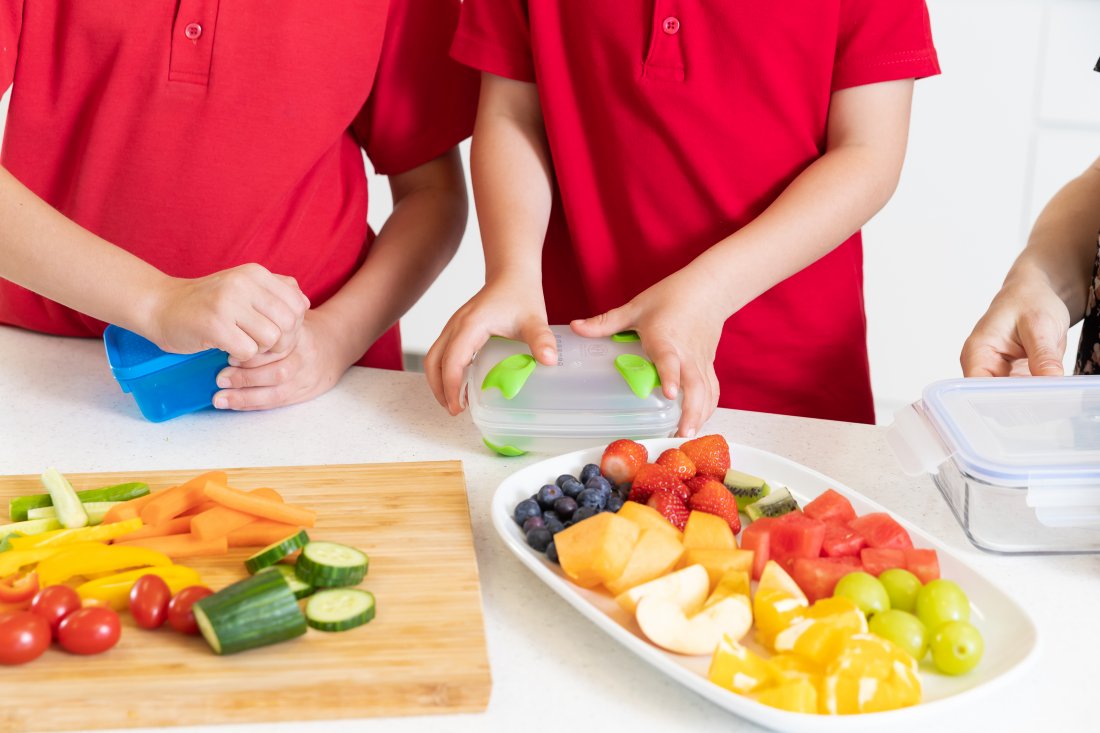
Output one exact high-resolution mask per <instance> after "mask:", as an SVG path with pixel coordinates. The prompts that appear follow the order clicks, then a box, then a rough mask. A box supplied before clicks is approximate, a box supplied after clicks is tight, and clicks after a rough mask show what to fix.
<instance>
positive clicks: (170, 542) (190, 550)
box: [115, 534, 229, 560]
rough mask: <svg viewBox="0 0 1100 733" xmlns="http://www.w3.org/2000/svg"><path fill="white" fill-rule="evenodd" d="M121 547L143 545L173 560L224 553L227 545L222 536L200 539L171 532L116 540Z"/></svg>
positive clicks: (227, 548)
mask: <svg viewBox="0 0 1100 733" xmlns="http://www.w3.org/2000/svg"><path fill="white" fill-rule="evenodd" d="M115 544H116V545H120V546H122V547H144V548H147V549H150V550H156V551H157V552H163V553H164V554H165V555H167V556H168V557H170V558H172V559H173V560H176V559H179V558H182V557H200V556H202V555H224V554H225V553H227V552H229V546H228V544H227V543H226V541H225V538H224V537H220V538H218V539H216V540H200V539H197V538H195V537H192V536H191V535H189V534H173V535H167V536H165V537H144V538H142V539H140V540H131V541H129V542H116V543H115Z"/></svg>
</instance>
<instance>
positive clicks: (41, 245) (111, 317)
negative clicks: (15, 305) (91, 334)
mask: <svg viewBox="0 0 1100 733" xmlns="http://www.w3.org/2000/svg"><path fill="white" fill-rule="evenodd" d="M0 222H3V226H2V228H0V277H3V278H4V279H6V280H10V281H12V282H14V283H16V284H17V285H21V286H23V287H25V288H27V289H28V290H33V291H34V292H36V293H39V294H40V295H42V296H44V297H46V298H49V299H50V300H54V301H56V302H58V303H61V304H62V305H65V306H68V307H70V308H73V309H75V310H78V311H80V312H81V313H86V314H88V315H90V316H92V317H93V318H98V319H99V320H102V321H107V322H109V323H117V324H119V325H121V326H124V327H126V328H129V329H131V330H135V331H139V332H143V331H144V330H145V329H146V325H147V324H145V322H144V317H143V314H144V313H147V312H148V311H149V308H148V307H147V304H148V303H149V302H151V300H152V299H153V298H154V297H155V294H156V292H157V290H158V289H159V288H160V287H162V286H163V283H164V282H165V280H167V279H168V278H167V276H166V275H164V274H163V273H162V272H160V271H159V270H157V269H156V268H155V267H153V266H152V265H150V264H148V263H146V262H145V261H144V260H142V259H140V258H138V257H135V256H134V255H132V254H130V253H129V252H127V251H125V250H123V249H121V248H120V247H116V246H115V245H113V244H111V243H110V242H107V241H105V240H103V239H101V238H100V237H97V236H96V235H94V234H92V233H91V232H89V231H88V230H86V229H84V228H82V227H80V226H79V225H77V224H76V223H75V222H73V221H72V220H70V219H68V218H67V217H65V216H64V215H63V214H61V213H60V212H58V211H57V210H56V209H54V208H53V207H51V206H50V205H49V204H47V203H46V202H45V201H43V200H42V199H41V198H39V197H38V196H36V195H35V194H34V193H33V192H32V191H30V189H28V188H27V187H26V186H24V185H23V184H22V183H20V182H19V180H18V179H16V178H15V177H14V176H13V175H11V174H10V173H9V172H8V171H7V170H5V169H4V168H2V167H0ZM120 293H122V294H124V296H125V297H120V296H119V294H120Z"/></svg>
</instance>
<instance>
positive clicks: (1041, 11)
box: [0, 0, 1100, 421]
mask: <svg viewBox="0 0 1100 733" xmlns="http://www.w3.org/2000/svg"><path fill="white" fill-rule="evenodd" d="M928 5H929V8H930V11H931V13H932V23H933V33H934V36H935V39H936V45H937V48H938V49H939V52H940V59H941V62H942V65H943V68H944V75H943V76H941V77H937V78H935V79H929V80H925V81H922V82H920V83H918V85H917V96H916V100H915V109H914V114H913V126H912V133H911V142H910V148H909V156H908V161H907V163H906V168H905V172H904V174H903V177H902V183H901V186H900V188H899V189H898V193H897V195H896V196H895V198H894V200H893V201H892V202H891V203H890V205H889V206H888V207H887V208H886V209H885V210H884V211H883V212H882V213H881V214H880V215H879V216H878V217H877V218H876V219H875V220H874V221H873V222H871V224H869V225H868V226H867V228H866V251H867V266H866V281H867V312H868V321H869V342H870V351H871V365H872V379H873V383H874V389H875V397H876V403H877V405H878V408H879V415H880V421H884V420H889V419H890V417H889V416H890V415H891V414H892V412H893V410H894V409H896V408H898V407H900V406H901V405H903V404H905V403H907V402H909V401H912V400H914V399H916V398H918V397H919V396H920V392H921V389H922V388H923V387H924V385H925V384H927V383H929V382H932V381H935V380H938V379H943V378H948V377H954V376H958V375H959V366H958V354H959V350H960V348H961V346H962V342H963V340H964V339H965V338H966V336H967V334H969V332H970V329H971V327H972V326H973V324H974V323H975V321H976V320H977V319H978V317H979V316H981V314H982V313H983V312H984V310H985V308H986V306H987V305H988V303H989V300H990V298H991V297H992V296H993V294H994V293H995V292H996V290H997V288H998V287H999V285H1000V282H1001V280H1002V278H1003V277H1004V274H1005V272H1006V271H1007V269H1008V267H1009V265H1010V264H1011V262H1012V260H1013V258H1014V257H1015V256H1016V253H1017V252H1018V251H1019V249H1020V248H1021V247H1022V246H1023V244H1024V242H1025V241H1026V236H1027V231H1028V229H1029V228H1030V225H1031V222H1032V221H1033V220H1034V218H1035V216H1036V215H1037V214H1038V212H1039V210H1040V209H1041V208H1042V206H1043V203H1044V202H1045V201H1046V200H1047V199H1048V198H1049V197H1050V196H1051V195H1052V194H1053V193H1054V192H1055V191H1056V190H1057V189H1058V188H1059V187H1060V186H1061V185H1062V184H1063V183H1065V182H1066V181H1068V180H1069V179H1070V178H1072V177H1073V176H1075V175H1077V174H1078V173H1079V172H1080V171H1082V170H1083V169H1084V168H1085V167H1086V166H1087V165H1088V164H1089V163H1090V162H1091V161H1092V160H1093V159H1094V158H1096V157H1097V156H1100V74H1097V73H1095V72H1093V71H1092V66H1093V65H1094V64H1095V63H1096V60H1097V58H1098V57H1100V3H1098V2H1096V1H1095V0H1045V1H1044V0H928ZM6 102H7V100H6V98H5V99H3V100H0V115H3V114H6ZM0 128H2V117H0ZM464 152H468V146H464ZM370 193H371V214H370V220H371V223H372V224H374V225H375V226H376V227H378V226H381V223H382V222H384V221H385V218H386V216H388V214H389V211H390V208H391V201H390V195H389V189H388V187H387V185H386V182H385V180H384V179H380V178H378V177H376V176H371V179H370ZM483 277H484V268H483V265H482V262H481V252H480V239H479V237H478V233H477V220H476V216H472V217H471V221H470V224H469V227H468V229H467V233H466V237H465V239H464V240H463V244H462V247H461V248H460V250H459V253H458V255H457V256H456V257H455V260H454V261H453V262H452V263H451V265H450V266H449V267H448V268H447V270H446V271H445V272H444V273H443V275H442V276H441V277H440V279H439V280H438V281H437V282H436V284H435V285H434V286H433V287H432V288H431V290H430V291H429V292H428V293H427V294H426V295H425V296H424V298H423V299H422V300H421V301H420V303H418V304H417V305H416V306H415V307H414V308H413V309H412V310H411V311H410V312H409V314H408V316H407V317H406V318H405V319H404V321H403V328H404V333H405V348H406V351H408V352H410V353H413V354H416V353H420V354H422V353H423V352H425V351H426V350H427V349H428V347H429V346H430V345H431V343H432V341H433V339H434V338H435V336H436V334H437V333H438V330H439V328H440V327H441V326H442V324H443V323H444V322H445V321H446V319H447V318H448V317H449V316H450V314H451V313H452V312H453V311H454V310H455V309H456V308H458V307H459V306H460V305H461V304H462V303H463V302H465V301H466V299H467V298H469V297H470V296H471V295H472V294H473V293H474V292H476V290H477V288H478V286H479V284H480V283H481V282H482V279H483ZM1075 340H1076V336H1075V335H1074V336H1072V337H1071V339H1070V348H1069V352H1070V353H1068V354H1067V358H1066V361H1067V364H1070V362H1071V361H1072V356H1073V353H1072V352H1073V350H1074V345H1075Z"/></svg>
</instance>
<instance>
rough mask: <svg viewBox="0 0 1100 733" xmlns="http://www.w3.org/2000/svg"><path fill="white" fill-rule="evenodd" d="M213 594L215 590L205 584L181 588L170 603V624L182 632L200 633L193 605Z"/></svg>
mask: <svg viewBox="0 0 1100 733" xmlns="http://www.w3.org/2000/svg"><path fill="white" fill-rule="evenodd" d="M213 594H214V591H212V590H210V589H209V588H207V587H206V586H204V585H192V586H189V587H187V588H184V589H183V590H181V591H180V592H179V593H177V594H176V597H175V598H173V599H172V602H171V603H169V604H168V625H169V626H171V627H172V628H173V629H175V630H176V631H178V632H180V633H181V634H197V633H199V625H198V624H196V623H195V614H193V613H192V612H191V606H193V605H195V601H199V600H202V599H203V598H206V597H207V596H209V595H213Z"/></svg>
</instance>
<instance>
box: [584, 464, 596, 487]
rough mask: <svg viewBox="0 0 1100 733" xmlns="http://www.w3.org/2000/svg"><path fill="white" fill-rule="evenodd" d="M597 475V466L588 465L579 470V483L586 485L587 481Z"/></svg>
mask: <svg viewBox="0 0 1100 733" xmlns="http://www.w3.org/2000/svg"><path fill="white" fill-rule="evenodd" d="M599 475H600V467H599V466H597V465H596V464H595V463H589V464H588V465H587V466H585V467H584V468H582V469H581V483H582V484H587V483H588V479H590V478H592V477H593V476H599Z"/></svg>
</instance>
